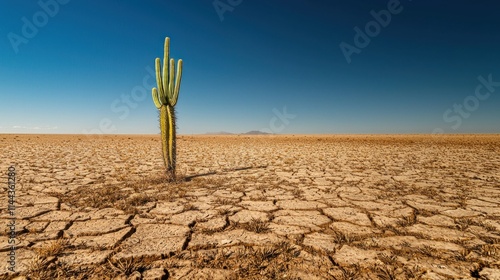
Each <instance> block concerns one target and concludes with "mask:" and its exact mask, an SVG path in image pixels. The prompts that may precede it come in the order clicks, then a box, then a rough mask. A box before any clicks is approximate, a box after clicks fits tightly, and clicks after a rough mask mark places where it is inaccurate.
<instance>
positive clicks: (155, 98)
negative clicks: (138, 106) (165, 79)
mask: <svg viewBox="0 0 500 280" xmlns="http://www.w3.org/2000/svg"><path fill="white" fill-rule="evenodd" d="M151 95H152V96H153V102H154V103H155V106H156V108H158V109H160V107H161V102H160V97H159V96H158V90H157V89H156V88H153V90H151Z"/></svg>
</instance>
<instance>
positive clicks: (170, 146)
mask: <svg viewBox="0 0 500 280" xmlns="http://www.w3.org/2000/svg"><path fill="white" fill-rule="evenodd" d="M160 131H161V148H162V154H163V162H164V163H165V167H166V169H167V176H168V177H170V178H171V179H175V156H176V154H175V153H176V151H175V148H176V143H175V139H176V138H175V109H174V107H173V106H170V105H165V106H161V108H160Z"/></svg>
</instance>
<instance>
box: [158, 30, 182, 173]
mask: <svg viewBox="0 0 500 280" xmlns="http://www.w3.org/2000/svg"><path fill="white" fill-rule="evenodd" d="M169 55H170V38H168V37H167V38H165V52H164V57H163V69H161V65H160V58H159V57H158V58H156V60H155V68H156V84H157V86H158V88H153V89H152V95H153V102H154V103H155V106H156V108H158V110H160V131H161V148H162V155H163V162H164V163H165V167H166V169H167V176H169V177H170V179H172V180H175V158H176V154H175V153H176V143H175V110H174V106H175V104H177V98H178V97H179V89H180V87H181V77H182V59H179V61H178V62H177V71H176V69H175V61H174V59H173V58H170V59H169ZM174 77H175V79H174Z"/></svg>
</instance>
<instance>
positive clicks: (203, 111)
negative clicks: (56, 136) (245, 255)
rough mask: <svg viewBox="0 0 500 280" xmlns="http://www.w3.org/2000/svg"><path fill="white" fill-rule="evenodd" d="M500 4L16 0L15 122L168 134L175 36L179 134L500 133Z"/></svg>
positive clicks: (12, 42) (7, 16)
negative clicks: (160, 93)
mask: <svg viewBox="0 0 500 280" xmlns="http://www.w3.org/2000/svg"><path fill="white" fill-rule="evenodd" d="M499 10H500V2H498V1H493V0H491V1H481V4H480V5H479V4H477V3H476V4H474V3H472V2H470V1H452V2H450V1H410V0H401V1H397V0H389V1H385V0H384V1H369V0H361V1H334V0H316V1H306V0H301V1H299V0H287V1H270V0H253V1H251V0H216V1H212V0H206V1H195V0H162V1H160V0H151V1H144V0H143V1H139V0H130V1H118V0H108V1H83V0H40V1H27V0H26V1H2V2H1V4H0V21H1V27H0V34H1V35H2V39H1V40H0V53H1V55H2V58H1V60H0V100H1V102H0V133H111V134H113V133H117V134H129V133H130V134H134V133H141V134H143V133H147V134H150V133H152V134H154V133H159V128H158V113H157V109H156V108H155V106H154V104H153V101H152V99H151V87H152V86H154V85H155V80H154V79H155V78H154V76H152V75H151V73H152V70H153V69H154V59H155V58H156V57H162V58H163V41H164V38H165V37H166V36H168V37H170V38H171V56H172V57H173V58H175V59H179V58H182V59H183V61H184V71H183V77H182V83H181V90H180V94H179V102H178V104H177V106H176V110H177V117H178V122H177V125H178V133H180V134H196V133H205V132H216V131H229V132H235V133H240V132H246V131H249V130H263V131H268V132H273V133H290V134H299V133H303V134H309V133H321V134H322V133H339V134H343V133H432V132H433V131H435V132H444V133H500V110H499V108H500V63H499V62H500V52H499V51H498V50H499V49H500V32H498V27H499V26H500V17H499V16H498V11H499ZM387 15H390V19H389V17H388V16H387ZM377 18H378V21H377ZM359 30H361V32H362V34H360V33H359V32H358V31H359ZM363 39H368V40H369V42H368V41H367V40H363ZM341 46H344V48H342V47H341ZM346 46H348V47H346ZM345 53H347V55H345ZM478 77H482V82H481V79H478ZM476 90H477V93H476Z"/></svg>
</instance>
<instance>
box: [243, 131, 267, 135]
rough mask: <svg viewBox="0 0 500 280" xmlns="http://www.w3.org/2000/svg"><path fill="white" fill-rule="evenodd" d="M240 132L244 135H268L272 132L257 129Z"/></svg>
mask: <svg viewBox="0 0 500 280" xmlns="http://www.w3.org/2000/svg"><path fill="white" fill-rule="evenodd" d="M242 134H244V135H269V134H272V133H267V132H263V131H259V130H252V131H249V132H246V133H242Z"/></svg>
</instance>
